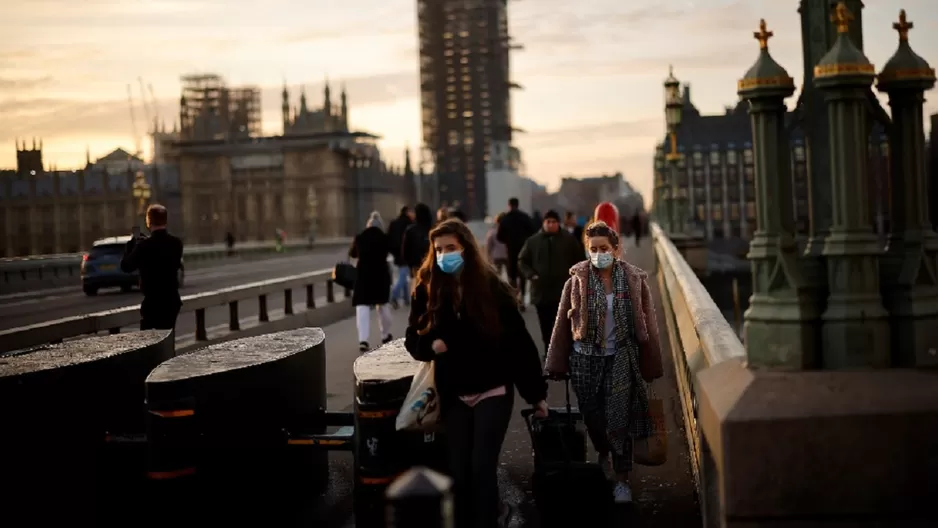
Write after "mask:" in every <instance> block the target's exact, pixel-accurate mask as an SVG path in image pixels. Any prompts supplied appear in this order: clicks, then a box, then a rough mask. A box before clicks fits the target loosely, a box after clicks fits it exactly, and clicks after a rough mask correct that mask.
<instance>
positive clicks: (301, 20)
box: [0, 0, 938, 200]
mask: <svg viewBox="0 0 938 528" xmlns="http://www.w3.org/2000/svg"><path fill="white" fill-rule="evenodd" d="M865 4H866V9H864V12H863V20H864V30H865V40H866V42H865V50H866V54H867V56H868V57H869V58H870V60H871V61H872V62H873V63H874V64H875V65H876V66H877V68H880V67H881V66H882V65H883V64H884V63H885V61H886V60H888V58H889V57H890V56H891V55H892V54H893V52H894V51H895V49H896V45H897V35H896V32H895V31H894V30H893V29H892V23H893V22H894V21H896V20H897V19H898V11H899V8H900V7H903V8H905V9H906V11H907V12H908V17H909V20H911V21H913V22H914V23H915V29H913V30H912V32H911V35H910V41H911V44H912V47H913V48H914V49H915V50H916V51H917V52H918V54H919V55H921V56H923V57H924V58H926V59H927V60H929V61H930V62H931V63H932V64H933V65H935V64H936V63H938V1H936V0H901V1H898V2H897V1H896V0H865ZM509 6H510V7H509V15H508V16H509V27H510V32H511V33H512V35H513V38H514V39H515V40H516V41H517V42H519V43H521V44H523V45H524V49H523V50H521V51H516V52H514V54H513V56H512V72H511V77H512V80H513V81H514V82H517V83H519V84H521V85H522V86H523V90H515V91H513V92H512V103H511V104H512V114H513V122H514V124H515V126H516V127H518V128H521V129H523V130H524V131H525V133H523V134H518V135H517V136H516V144H517V146H518V147H519V148H520V149H521V150H522V155H523V157H524V160H525V163H526V165H527V172H528V175H529V176H530V177H531V178H533V179H534V180H536V181H538V182H540V183H542V184H545V185H547V187H548V188H550V189H556V188H557V187H558V186H559V183H560V179H561V178H562V177H564V176H595V175H600V174H604V173H605V174H611V173H614V172H617V171H621V172H622V173H624V174H625V176H626V178H628V179H629V181H631V182H632V183H633V184H634V185H635V186H636V187H637V188H638V189H639V190H640V191H641V192H642V193H643V194H644V195H645V196H646V200H649V198H650V196H651V188H652V155H653V152H654V146H655V144H656V142H657V141H659V140H660V138H661V137H662V136H663V134H664V110H663V107H664V91H663V87H662V82H663V81H664V78H665V77H666V76H667V74H668V66H669V65H673V66H674V73H675V75H676V76H677V77H678V78H679V79H680V80H681V81H682V82H686V83H690V84H691V87H692V95H693V101H694V103H695V104H696V105H697V107H698V108H699V109H700V110H701V111H702V112H704V113H720V112H722V111H723V108H724V107H725V106H727V105H734V104H735V103H736V101H737V95H736V81H737V80H738V79H739V78H740V77H741V76H742V75H743V74H744V73H745V71H746V70H747V69H748V68H749V67H750V66H751V65H752V64H753V62H754V61H755V59H756V57H757V55H758V44H757V42H756V41H755V40H754V39H753V36H752V34H753V32H754V31H756V30H757V29H758V24H759V19H760V18H764V19H765V20H766V22H767V23H768V26H769V29H770V30H772V31H774V32H775V37H774V38H773V39H772V40H771V41H770V43H769V44H770V51H771V53H772V55H773V57H775V59H776V60H777V61H778V62H779V63H780V64H782V65H783V66H784V67H785V68H787V69H788V72H789V74H791V76H792V77H794V78H795V83H796V85H800V84H801V77H802V74H801V73H802V60H801V46H800V22H799V16H798V13H797V6H798V1H797V0H693V1H692V0H629V1H622V0H581V1H569V0H511V1H510V3H509ZM416 19H417V16H416V1H415V0H344V1H342V2H332V1H327V0H265V1H264V2H255V1H254V0H82V1H80V2H78V1H74V0H29V1H22V2H2V6H0V34H2V35H3V38H2V39H0V167H13V166H15V139H16V138H25V139H27V140H29V141H31V138H33V137H36V138H42V140H43V147H44V158H45V160H46V161H47V164H49V163H52V164H55V165H56V166H57V167H58V168H62V169H64V168H72V167H77V166H80V165H82V164H83V163H84V159H85V152H86V148H87V149H89V150H90V152H91V156H92V158H93V159H94V158H97V157H100V156H103V155H105V154H107V153H108V152H110V151H111V150H113V149H114V148H117V147H123V148H124V149H126V150H129V151H133V150H134V148H135V132H134V126H133V124H132V121H131V103H130V102H129V101H128V95H127V86H128V85H130V86H131V92H132V99H133V106H134V112H135V113H136V120H137V125H136V128H137V136H138V137H141V136H142V135H143V134H144V132H145V128H146V122H147V115H149V119H151V120H152V119H154V118H155V117H157V116H158V117H160V118H162V119H163V120H165V121H166V122H167V123H170V124H171V123H172V122H173V121H174V120H175V119H176V116H177V115H178V109H179V105H178V100H179V93H180V84H179V77H180V76H181V75H184V74H190V73H217V74H221V75H222V76H224V77H225V78H226V79H227V81H228V83H229V84H231V85H239V84H251V85H257V86H259V87H261V88H262V103H263V119H264V132H265V133H267V134H271V135H275V134H279V133H280V132H281V128H282V126H281V115H280V90H281V88H282V85H283V82H284V81H286V82H287V83H288V85H289V86H290V87H291V89H292V90H293V93H294V99H296V98H298V90H299V88H300V86H305V88H306V91H307V96H308V98H309V99H310V100H311V103H317V104H320V103H321V94H322V88H323V83H324V81H325V80H326V79H327V78H328V80H329V81H330V82H331V83H332V85H333V91H334V93H335V92H336V91H337V90H338V89H339V87H340V85H341V84H342V83H344V85H345V86H346V88H347V90H348V98H349V107H350V111H349V112H350V125H351V126H352V128H354V129H356V130H364V131H368V132H372V133H375V134H378V135H380V136H382V137H383V140H382V141H381V143H380V145H381V148H382V151H383V153H384V156H385V158H386V159H387V161H389V162H391V163H394V164H401V163H402V162H403V152H404V150H405V148H407V147H408V146H409V147H411V148H413V149H415V148H416V147H418V146H419V144H420V137H421V130H420V99H419V93H418V58H417V28H416ZM140 80H142V82H143V84H144V85H145V86H152V89H153V94H154V95H155V98H152V99H151V97H150V94H149V89H143V90H141V86H140ZM142 91H143V92H145V93H146V100H147V102H148V106H149V109H146V108H144V107H143V105H142V100H143V97H142V96H141V92H142ZM796 97H797V95H796V96H793V97H792V98H791V100H790V104H793V103H794V101H795V99H796ZM931 99H932V100H929V101H928V102H927V103H926V112H928V113H934V112H938V104H936V101H938V96H935V95H934V92H932V93H931ZM882 100H883V102H884V105H885V103H886V99H885V98H882ZM294 104H296V101H295V100H294ZM313 106H315V105H313ZM887 109H888V107H887ZM142 144H143V146H144V152H145V153H148V152H149V141H147V140H143V141H142Z"/></svg>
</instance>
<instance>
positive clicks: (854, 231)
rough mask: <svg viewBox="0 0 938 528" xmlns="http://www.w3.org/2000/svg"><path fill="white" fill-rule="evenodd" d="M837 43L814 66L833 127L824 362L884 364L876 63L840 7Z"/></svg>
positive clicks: (885, 315)
mask: <svg viewBox="0 0 938 528" xmlns="http://www.w3.org/2000/svg"><path fill="white" fill-rule="evenodd" d="M834 18H835V19H836V21H837V31H838V36H837V41H836V42H834V46H833V47H832V48H831V50H830V51H829V52H828V53H827V55H825V56H824V58H823V59H821V62H820V63H818V65H817V67H815V68H814V82H815V84H816V85H817V86H818V88H819V89H820V90H822V91H823V92H824V94H825V99H826V102H827V117H828V126H829V127H830V131H831V133H830V149H831V156H830V163H831V185H832V187H831V192H832V196H833V200H832V202H833V215H832V224H831V232H830V235H829V236H828V237H827V239H826V240H825V242H824V250H823V255H824V257H825V259H826V260H827V277H828V285H829V289H830V291H829V296H828V299H827V309H826V310H825V311H824V315H823V321H824V322H823V327H824V328H823V332H822V340H823V358H822V366H823V367H824V368H833V369H836V368H854V367H887V366H889V364H890V353H889V345H890V338H889V321H888V317H889V315H888V313H887V312H886V310H885V308H884V307H883V300H882V297H881V296H880V288H879V257H880V255H881V254H882V249H881V247H880V245H879V244H878V242H877V237H876V235H875V234H874V233H873V231H872V230H871V229H870V226H871V225H872V220H871V213H870V203H869V178H868V177H867V173H868V171H869V140H868V137H867V135H868V131H869V129H870V116H869V113H868V110H867V106H868V101H867V97H868V94H869V88H870V85H871V84H872V82H873V77H874V76H875V69H874V68H873V65H872V64H870V61H869V59H867V58H866V56H865V55H863V52H862V51H860V50H859V49H857V47H856V46H855V45H854V44H853V42H852V41H851V40H850V36H849V35H848V33H849V31H850V21H851V20H852V19H853V17H852V15H851V13H850V12H849V10H848V9H847V6H846V4H845V3H844V2H841V3H840V4H838V5H837V8H836V10H835V15H834Z"/></svg>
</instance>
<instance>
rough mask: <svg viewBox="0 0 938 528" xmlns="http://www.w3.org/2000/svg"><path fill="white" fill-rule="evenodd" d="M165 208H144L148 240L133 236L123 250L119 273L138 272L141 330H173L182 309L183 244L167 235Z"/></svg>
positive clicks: (158, 206)
mask: <svg viewBox="0 0 938 528" xmlns="http://www.w3.org/2000/svg"><path fill="white" fill-rule="evenodd" d="M167 216H168V215H167V213H166V208H165V207H163V206H162V205H157V204H154V205H151V206H150V207H149V208H147V229H148V230H149V231H150V236H149V237H142V236H139V235H135V236H134V237H133V238H131V239H130V241H129V242H127V246H126V247H125V248H124V257H123V258H122V259H121V270H123V271H124V272H125V273H132V272H134V271H139V272H140V289H141V290H142V291H143V302H142V303H141V304H140V329H141V330H152V329H157V330H172V329H173V328H174V327H175V326H176V317H177V316H178V315H179V309H180V308H182V300H181V299H180V298H179V269H180V268H181V267H182V240H179V239H178V238H176V237H174V236H173V235H170V234H169V233H168V232H167V231H166V223H167Z"/></svg>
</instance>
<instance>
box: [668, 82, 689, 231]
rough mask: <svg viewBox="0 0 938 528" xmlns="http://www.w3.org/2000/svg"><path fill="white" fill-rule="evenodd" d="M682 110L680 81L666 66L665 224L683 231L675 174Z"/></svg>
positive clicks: (681, 198) (681, 204)
mask: <svg viewBox="0 0 938 528" xmlns="http://www.w3.org/2000/svg"><path fill="white" fill-rule="evenodd" d="M683 111H684V100H683V98H682V96H681V83H680V81H678V80H677V78H676V77H675V76H674V67H673V66H671V67H669V68H668V78H667V79H665V80H664V117H665V123H666V124H667V127H668V139H669V141H670V147H671V148H670V151H669V152H668V153H667V155H666V156H665V160H667V162H668V165H669V166H668V180H669V181H668V182H667V183H666V184H665V187H666V188H668V187H669V188H670V191H669V192H668V193H666V195H667V196H668V198H667V201H666V202H665V203H666V206H667V210H668V213H667V225H668V226H669V231H670V232H682V233H683V232H684V231H685V225H684V217H685V214H684V213H685V211H684V207H685V205H684V203H683V202H684V201H685V200H684V199H683V198H684V196H683V195H682V193H680V192H678V188H677V174H678V162H679V161H680V160H681V158H682V154H681V153H680V152H678V149H677V129H678V127H679V126H680V125H681V119H682V117H683V115H682V114H683Z"/></svg>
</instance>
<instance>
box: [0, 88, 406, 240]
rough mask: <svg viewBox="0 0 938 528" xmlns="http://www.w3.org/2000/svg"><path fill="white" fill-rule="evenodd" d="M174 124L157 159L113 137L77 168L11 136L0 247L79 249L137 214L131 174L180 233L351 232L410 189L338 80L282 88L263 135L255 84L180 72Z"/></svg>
mask: <svg viewBox="0 0 938 528" xmlns="http://www.w3.org/2000/svg"><path fill="white" fill-rule="evenodd" d="M182 86H183V89H182V95H181V97H180V116H179V124H178V125H177V126H176V127H174V129H173V130H167V129H166V127H164V126H156V125H154V128H153V130H152V132H151V135H152V138H153V158H154V159H153V160H152V162H151V163H148V164H144V163H143V161H142V160H140V158H139V157H137V156H135V155H132V154H130V153H127V152H125V151H123V150H121V149H118V150H116V151H114V152H112V153H111V154H109V155H107V156H105V157H103V158H100V159H98V160H95V161H92V160H91V159H90V158H91V157H90V155H89V156H88V159H87V160H86V164H85V166H84V167H82V168H80V169H77V170H56V169H55V168H54V167H49V165H48V164H47V163H45V162H44V160H43V153H42V142H41V141H38V142H33V143H31V144H26V143H20V142H19V141H18V142H17V167H16V168H15V169H13V170H6V171H0V209H2V211H0V256H8V257H9V256H21V255H30V254H51V253H63V252H78V251H82V250H85V249H87V248H89V247H90V246H91V244H92V242H93V241H94V240H95V239H97V238H101V237H104V236H114V235H122V234H127V233H129V232H130V228H131V226H133V225H139V224H140V223H141V222H142V219H141V218H140V216H139V213H140V209H139V205H140V204H139V200H138V198H135V197H134V196H133V188H134V183H135V181H136V182H138V184H139V182H140V179H141V178H142V179H143V180H145V181H146V184H147V185H148V186H149V195H150V198H149V201H151V202H159V203H163V204H164V205H166V206H167V208H168V209H169V211H170V214H171V217H170V228H171V229H172V230H173V231H174V232H175V233H177V234H179V235H180V236H182V237H183V239H184V240H185V242H186V243H187V244H213V243H220V242H222V241H224V239H225V236H226V234H227V233H229V232H230V233H232V234H233V235H234V236H235V239H236V240H238V241H252V240H269V239H272V238H273V237H274V235H275V232H276V230H277V229H282V230H284V231H286V233H287V236H288V237H289V238H306V237H308V236H310V235H315V236H316V237H317V238H329V237H339V236H351V235H354V234H355V233H357V232H358V231H360V230H361V229H362V228H363V227H364V223H365V221H366V220H367V217H368V214H369V213H370V212H371V211H372V210H377V211H379V212H381V213H382V215H385V217H386V218H389V217H393V216H395V215H396V213H397V210H398V209H399V208H400V207H401V206H402V205H404V204H405V203H410V202H411V201H412V199H413V198H412V197H413V193H414V188H413V187H414V185H413V171H412V170H411V167H410V163H409V159H408V160H407V161H405V166H404V167H403V168H401V169H395V168H393V167H390V166H389V165H388V164H387V163H386V162H385V161H384V160H382V158H381V153H380V151H379V149H378V147H377V140H378V139H379V137H378V136H375V135H372V134H369V133H366V132H355V131H352V130H350V129H349V119H348V117H349V107H348V100H347V96H346V94H345V92H344V90H342V92H341V94H340V95H339V98H338V99H339V101H338V104H334V103H333V99H332V93H331V90H330V88H329V86H328V83H327V85H326V87H325V89H324V91H323V99H322V101H323V102H322V106H321V107H319V108H313V107H312V106H311V105H310V104H309V102H308V101H307V97H306V93H305V91H303V90H301V93H300V95H299V98H298V101H297V104H291V96H290V91H289V89H288V88H287V87H284V89H283V92H282V112H283V133H282V134H281V135H278V136H269V137H264V136H261V135H260V133H259V132H260V119H261V117H260V90H259V89H257V88H253V87H229V86H227V85H226V83H225V82H224V80H223V79H222V78H221V77H219V76H217V75H198V76H186V77H183V78H182Z"/></svg>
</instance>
